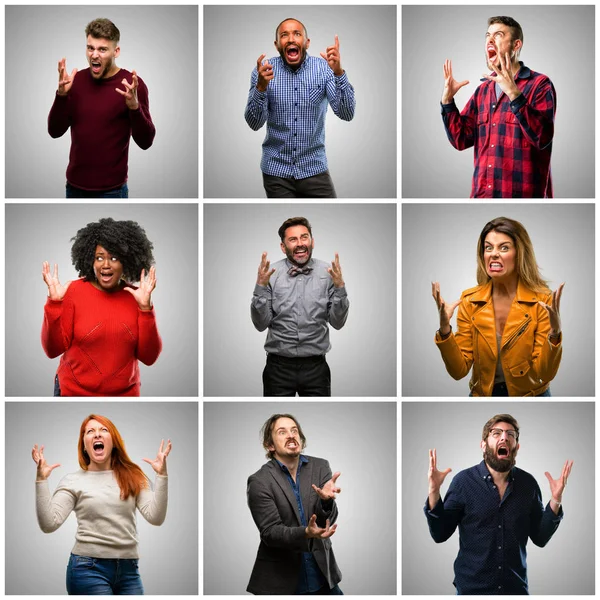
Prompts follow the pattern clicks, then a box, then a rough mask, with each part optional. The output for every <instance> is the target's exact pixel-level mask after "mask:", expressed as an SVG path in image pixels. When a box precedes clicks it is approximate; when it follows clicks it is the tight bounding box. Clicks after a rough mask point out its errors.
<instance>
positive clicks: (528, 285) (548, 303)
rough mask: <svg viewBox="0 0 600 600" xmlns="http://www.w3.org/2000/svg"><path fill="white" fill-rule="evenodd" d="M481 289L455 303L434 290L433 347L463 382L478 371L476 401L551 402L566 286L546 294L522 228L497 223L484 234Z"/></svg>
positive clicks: (479, 264)
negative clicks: (454, 320)
mask: <svg viewBox="0 0 600 600" xmlns="http://www.w3.org/2000/svg"><path fill="white" fill-rule="evenodd" d="M477 283H478V285H477V286H476V287H474V288H471V289H468V290H465V291H464V292H463V293H462V295H461V297H460V300H457V301H456V302H453V303H451V304H448V303H446V302H445V301H444V299H443V298H442V295H441V292H440V284H439V283H438V282H433V283H432V284H431V285H432V295H433V298H434V300H435V302H436V304H437V308H438V311H439V319H440V328H439V330H438V331H437V332H436V334H435V343H436V344H437V346H438V348H439V349H440V352H441V354H442V359H443V360H444V363H445V365H446V369H447V371H448V373H449V374H450V375H451V376H452V377H453V378H454V379H462V378H463V377H465V376H466V375H467V373H468V372H469V371H470V370H471V367H473V372H472V374H471V381H470V383H469V386H470V388H471V392H470V395H471V396H550V395H551V394H550V382H551V381H552V380H553V379H554V377H555V376H556V373H557V371H558V367H559V365H560V359H561V355H562V330H561V323H560V298H561V295H562V290H563V287H564V283H562V284H561V285H560V286H559V287H558V289H557V290H556V291H555V292H552V291H551V290H550V289H549V288H548V286H547V284H546V282H545V281H544V280H543V279H542V277H541V275H540V270H539V267H538V265H537V262H536V259H535V254H534V251H533V245H532V243H531V239H530V238H529V234H528V233H527V231H526V230H525V228H524V227H523V225H521V223H519V222H518V221H514V220H512V219H507V218H506V217H499V218H497V219H493V220H492V221H490V222H489V223H487V224H486V226H485V227H484V228H483V231H482V232H481V235H480V236H479V242H478V244H477ZM457 307H458V316H457V326H458V327H457V330H456V331H453V330H452V327H451V325H450V320H451V318H452V316H453V314H454V311H455V310H456V308H457Z"/></svg>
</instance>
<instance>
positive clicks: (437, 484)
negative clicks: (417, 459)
mask: <svg viewBox="0 0 600 600" xmlns="http://www.w3.org/2000/svg"><path fill="white" fill-rule="evenodd" d="M450 471H452V469H446V470H445V471H438V468H437V453H436V451H435V448H434V449H433V450H429V475H428V477H429V508H430V509H432V510H433V508H434V507H435V505H436V504H437V503H438V500H439V499H440V488H441V487H442V483H444V479H446V475H448V473H450Z"/></svg>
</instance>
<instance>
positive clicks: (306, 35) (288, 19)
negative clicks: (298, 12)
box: [275, 17, 308, 41]
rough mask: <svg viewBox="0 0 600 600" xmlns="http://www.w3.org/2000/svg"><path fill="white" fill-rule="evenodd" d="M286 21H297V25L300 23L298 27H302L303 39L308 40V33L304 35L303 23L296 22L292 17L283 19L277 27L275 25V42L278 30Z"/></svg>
mask: <svg viewBox="0 0 600 600" xmlns="http://www.w3.org/2000/svg"><path fill="white" fill-rule="evenodd" d="M286 21H297V22H298V23H300V25H302V29H304V37H305V38H307V39H308V33H306V27H305V26H304V23H303V22H302V21H298V19H296V18H294V17H288V18H287V19H284V20H283V21H281V23H279V25H277V29H275V41H277V36H278V35H279V28H280V27H281V26H282V25H283V24H284V23H285V22H286Z"/></svg>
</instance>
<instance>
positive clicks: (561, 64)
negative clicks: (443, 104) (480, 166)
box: [402, 5, 595, 198]
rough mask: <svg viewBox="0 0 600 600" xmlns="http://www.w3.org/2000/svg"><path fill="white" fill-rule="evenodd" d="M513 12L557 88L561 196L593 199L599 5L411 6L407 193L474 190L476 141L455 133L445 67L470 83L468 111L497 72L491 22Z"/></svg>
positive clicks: (460, 96) (462, 94)
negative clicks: (448, 116) (448, 126)
mask: <svg viewBox="0 0 600 600" xmlns="http://www.w3.org/2000/svg"><path fill="white" fill-rule="evenodd" d="M506 14H508V15H509V16H511V17H513V18H514V19H516V20H517V21H518V22H519V24H520V25H521V27H522V28H523V37H524V43H523V49H522V50H521V57H520V60H522V61H523V62H524V63H525V64H526V65H527V66H528V67H530V68H531V69H533V70H534V71H537V72H538V73H544V74H545V75H547V76H548V77H550V79H551V80H552V83H553V84H554V87H555V89H556V96H557V109H556V120H555V128H554V144H553V147H552V180H553V184H554V195H555V197H557V198H558V197H560V198H592V197H593V196H594V164H595V161H594V156H595V154H594V130H595V125H594V123H595V121H594V118H595V117H594V114H595V113H594V106H595V104H594V98H595V95H594V90H595V79H594V73H595V62H594V31H595V30H594V6H542V5H540V6H508V7H507V6H506V5H491V6H403V7H402V56H403V61H402V90H403V94H402V196H403V197H405V198H468V197H469V195H470V193H471V180H472V177H473V148H469V149H467V150H464V151H462V152H458V151H457V150H456V149H455V148H453V147H452V146H451V145H450V142H449V141H448V138H447V137H446V132H445V130H444V125H443V123H442V117H441V115H440V99H441V97H442V90H443V88H444V77H443V68H442V67H443V65H444V61H445V60H446V59H451V60H452V66H453V72H454V77H455V79H457V81H462V80H463V79H467V80H469V82H470V83H469V84H468V85H466V86H465V87H464V88H462V89H461V90H460V91H459V92H458V93H457V95H456V98H455V100H456V106H457V107H458V109H459V110H462V109H463V108H464V106H465V105H466V103H467V102H468V100H469V98H470V97H471V96H472V95H473V93H474V92H475V89H476V88H477V86H478V85H479V84H480V83H481V82H480V81H479V80H480V79H481V76H482V74H483V73H487V72H488V71H486V68H487V67H486V64H485V48H484V43H485V42H484V37H485V32H486V31H487V27H488V26H487V19H488V18H489V17H492V16H497V15H506ZM566 40H568V42H567V43H566V46H565V44H563V43H562V41H566Z"/></svg>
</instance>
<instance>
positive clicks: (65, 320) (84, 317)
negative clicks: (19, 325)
mask: <svg viewBox="0 0 600 600" xmlns="http://www.w3.org/2000/svg"><path fill="white" fill-rule="evenodd" d="M42 346H43V348H44V352H46V354H47V355H48V356H49V357H50V358H56V357H57V356H60V355H61V354H62V357H61V359H60V365H59V366H58V371H57V375H58V381H59V384H60V393H61V396H139V395H140V369H139V366H138V359H139V360H141V361H142V362H143V363H144V364H145V365H151V364H153V363H154V362H155V361H156V359H157V358H158V355H159V354H160V351H161V349H162V341H161V339H160V336H159V334H158V329H157V327H156V318H155V314H154V309H152V310H148V311H143V310H140V309H139V307H138V305H137V302H136V301H135V298H134V297H133V296H131V294H130V293H129V292H126V291H125V290H119V291H117V292H104V291H102V290H99V289H97V288H95V287H94V286H93V285H92V284H91V283H90V282H88V281H86V280H85V279H78V280H77V281H73V283H71V285H70V286H69V288H68V289H67V293H66V294H65V297H64V298H63V300H62V301H55V300H50V298H48V301H47V302H46V306H45V307H44V324H43V326H42Z"/></svg>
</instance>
